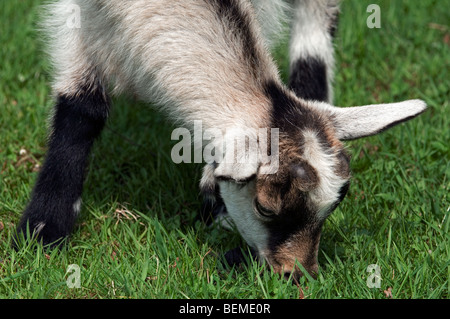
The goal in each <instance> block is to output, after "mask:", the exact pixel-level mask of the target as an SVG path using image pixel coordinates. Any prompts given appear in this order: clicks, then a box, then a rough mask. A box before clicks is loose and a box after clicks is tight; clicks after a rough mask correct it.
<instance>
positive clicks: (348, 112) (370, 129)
mask: <svg viewBox="0 0 450 319" xmlns="http://www.w3.org/2000/svg"><path fill="white" fill-rule="evenodd" d="M321 107H322V108H323V107H324V105H321ZM426 108H427V105H426V103H425V102H424V101H422V100H408V101H403V102H398V103H389V104H373V105H365V106H354V107H344V108H341V107H330V108H328V110H329V112H330V113H331V116H332V119H333V120H334V122H335V128H336V133H337V137H338V138H339V139H340V140H353V139H357V138H360V137H365V136H370V135H375V134H378V133H380V132H383V131H384V130H387V129H389V128H391V127H393V126H395V125H397V124H399V123H402V122H405V121H407V120H410V119H412V118H414V117H416V116H418V115H419V114H421V113H422V112H424V111H425V110H426Z"/></svg>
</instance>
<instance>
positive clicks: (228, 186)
mask: <svg viewBox="0 0 450 319" xmlns="http://www.w3.org/2000/svg"><path fill="white" fill-rule="evenodd" d="M219 185H220V190H221V195H222V198H223V201H224V202H225V205H226V207H227V211H228V214H229V215H230V217H231V218H232V219H233V221H234V224H235V225H236V228H237V229H238V231H239V233H240V234H241V236H242V237H243V238H244V239H245V241H246V242H247V244H248V245H249V246H250V247H252V248H254V249H255V250H256V251H257V252H258V253H259V255H260V257H263V258H264V256H263V255H264V252H265V251H266V250H267V244H268V236H269V233H268V231H267V229H266V227H265V226H264V223H263V222H262V221H261V220H260V219H258V217H257V216H256V214H255V213H254V210H253V197H254V194H255V181H251V182H249V183H248V184H246V185H237V184H235V183H230V182H225V181H220V182H219Z"/></svg>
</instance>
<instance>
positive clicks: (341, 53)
mask: <svg viewBox="0 0 450 319" xmlns="http://www.w3.org/2000/svg"><path fill="white" fill-rule="evenodd" d="M40 3H41V1H14V0H2V1H1V3H0V30H1V31H0V42H1V44H2V45H1V47H0V61H2V65H1V67H0V105H1V116H0V171H1V175H0V176H1V184H0V185H1V188H0V298H289V299H296V298H379V299H382V298H448V297H449V289H450V281H449V276H450V254H449V251H450V245H449V242H450V241H449V239H450V238H449V237H450V236H449V225H450V222H449V219H450V216H449V211H450V200H449V197H448V193H449V186H450V180H449V177H450V165H449V159H450V143H449V142H450V140H449V138H450V130H449V128H450V121H449V116H448V113H449V95H450V94H449V87H450V85H449V84H450V83H449V59H448V57H449V56H450V52H449V41H450V27H449V25H448V21H450V16H449V11H448V10H445V8H442V4H441V3H440V2H439V3H438V1H414V2H412V1H408V2H406V1H376V0H370V1H356V0H346V1H344V3H343V5H342V15H341V19H340V25H339V31H338V35H337V39H336V58H337V68H336V80H335V102H336V104H337V105H340V106H350V105H361V104H369V103H377V102H391V101H400V100H405V99H411V98H421V99H423V100H425V101H426V102H427V103H428V105H429V110H428V111H427V112H426V113H425V114H423V115H421V116H420V117H419V118H417V119H414V120H413V121H411V122H408V123H405V124H402V125H400V126H398V127H396V128H393V129H392V130H390V131H387V132H385V133H383V134H381V135H379V136H374V137H370V138H366V139H362V140H358V141H354V142H351V143H348V147H349V150H350V151H351V153H352V155H353V158H352V170H353V182H352V185H351V188H350V191H349V195H348V196H347V198H346V199H345V200H344V202H343V203H342V204H341V205H340V208H338V209H337V210H336V211H335V212H334V213H333V215H332V216H331V217H330V218H329V219H328V220H327V222H326V223H325V226H324V229H323V233H322V240H321V246H320V251H319V263H320V273H319V276H318V278H317V279H316V280H313V279H311V278H306V277H305V278H302V279H301V281H300V283H299V286H295V285H290V284H286V282H285V281H284V280H281V279H279V278H278V277H277V276H274V275H273V274H272V273H271V272H270V271H267V270H264V269H263V268H262V267H261V266H259V265H257V264H255V263H250V265H249V266H247V267H240V268H236V269H235V268H233V269H229V268H226V267H223V266H222V264H221V262H220V258H219V257H218V256H220V255H221V254H222V253H223V252H225V251H227V250H228V249H232V248H234V247H236V246H237V245H239V244H242V240H241V239H240V237H239V236H238V235H236V234H233V233H230V232H225V231H222V230H220V229H209V228H207V227H205V226H204V225H203V224H201V223H200V222H199V221H196V214H197V212H198V211H199V209H200V200H199V197H198V187H197V184H198V180H199V178H200V166H198V165H191V164H189V165H188V164H182V165H175V164H173V163H172V161H171V160H170V150H171V147H172V146H173V145H174V142H173V141H171V140H170V133H171V131H172V129H173V126H172V125H171V124H170V123H168V122H167V121H166V120H165V119H164V117H163V116H162V115H160V114H158V113H156V112H153V111H151V110H149V108H148V106H146V105H143V104H136V103H134V102H129V101H127V100H126V99H122V98H119V99H115V101H114V110H113V113H112V116H111V118H110V121H109V122H108V125H107V129H106V130H105V131H104V134H103V135H102V137H101V139H100V140H99V141H98V142H97V143H96V145H95V147H94V151H93V154H92V156H91V163H90V169H89V173H88V177H87V180H86V183H85V189H84V193H83V208H82V216H81V218H80V219H79V221H78V223H77V226H76V229H75V231H74V233H73V236H72V237H71V238H70V241H69V242H68V245H67V246H66V247H64V248H62V249H61V250H45V249H43V248H42V247H40V246H27V247H24V248H22V249H20V250H19V251H14V250H13V249H11V246H10V243H11V238H12V235H13V234H14V229H15V226H16V224H17V222H18V220H19V218H20V215H21V211H22V210H23V208H24V207H25V205H26V203H27V201H28V199H29V196H30V190H31V188H32V185H33V182H34V180H35V179H36V176H37V171H38V170H39V166H40V165H41V164H42V160H43V156H44V154H45V141H46V134H47V133H46V127H47V125H46V123H47V118H48V116H49V112H50V110H51V106H52V103H53V102H52V99H51V97H50V90H49V85H48V83H49V81H50V76H49V74H48V73H47V71H46V70H48V62H47V60H46V57H45V56H44V55H43V54H42V53H41V52H42V43H41V42H40V41H39V40H38V38H39V37H38V35H37V33H36V31H35V29H36V25H37V21H38V5H39V4H40ZM370 3H377V4H379V6H380V8H381V28H380V29H369V28H367V26H366V19H367V17H368V16H369V13H367V12H366V8H367V6H368V5H369V4H370ZM286 52H287V50H286V48H285V46H281V45H280V47H279V49H277V50H276V52H275V56H276V59H277V60H278V61H279V64H280V67H281V69H282V74H283V76H284V77H286V73H287V72H286V65H287V57H286ZM70 264H77V265H79V267H80V270H81V288H80V289H70V288H68V286H67V285H66V280H67V279H68V277H69V276H70V274H66V270H67V268H68V266H69V265H70ZM370 264H376V265H378V266H379V268H380V272H381V273H380V275H381V278H382V281H381V286H380V288H369V287H368V286H367V279H368V277H369V275H370V273H368V272H366V269H367V267H368V266H369V265H370Z"/></svg>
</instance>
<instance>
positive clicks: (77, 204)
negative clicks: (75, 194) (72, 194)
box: [72, 197, 81, 214]
mask: <svg viewBox="0 0 450 319" xmlns="http://www.w3.org/2000/svg"><path fill="white" fill-rule="evenodd" d="M72 208H73V211H74V212H75V214H79V213H80V210H81V197H80V198H78V199H77V200H76V201H75V203H73V206H72Z"/></svg>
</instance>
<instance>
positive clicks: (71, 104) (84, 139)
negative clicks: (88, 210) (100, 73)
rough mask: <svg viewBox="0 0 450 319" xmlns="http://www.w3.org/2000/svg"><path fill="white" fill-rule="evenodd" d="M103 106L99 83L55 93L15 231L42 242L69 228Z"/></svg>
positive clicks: (102, 119) (104, 99) (102, 121)
mask: <svg viewBox="0 0 450 319" xmlns="http://www.w3.org/2000/svg"><path fill="white" fill-rule="evenodd" d="M108 112H109V101H108V98H107V97H106V95H105V94H104V91H103V89H102V88H101V87H100V86H99V88H98V89H94V90H92V89H84V88H81V89H80V90H79V91H78V93H77V94H74V95H73V96H68V95H60V96H59V97H58V100H57V104H56V107H55V114H54V116H53V122H52V127H51V133H50V139H49V143H48V151H47V156H46V159H45V162H44V165H43V167H42V170H41V172H40V173H39V176H38V179H37V182H36V184H35V187H34V190H33V193H32V198H31V201H30V203H29V205H28V207H27V208H26V210H25V212H24V213H23V216H22V219H21V221H20V223H19V226H18V233H23V234H24V235H25V236H27V234H28V235H30V236H31V235H33V236H35V237H36V238H37V239H38V240H42V242H43V243H44V244H50V243H55V242H58V241H59V240H61V239H63V238H65V237H66V236H68V235H69V234H70V232H71V231H72V228H73V225H74V223H75V220H76V217H77V216H78V213H79V210H80V206H81V193H82V188H83V181H84V177H85V170H86V166H87V161H88V156H89V153H90V149H91V146H92V144H93V142H94V140H95V139H96V138H97V137H98V136H99V135H100V132H101V131H102V129H103V127H104V125H105V122H106V118H107V116H108ZM27 229H28V231H27Z"/></svg>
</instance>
